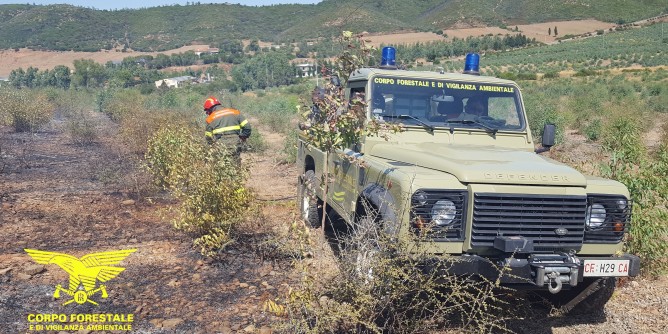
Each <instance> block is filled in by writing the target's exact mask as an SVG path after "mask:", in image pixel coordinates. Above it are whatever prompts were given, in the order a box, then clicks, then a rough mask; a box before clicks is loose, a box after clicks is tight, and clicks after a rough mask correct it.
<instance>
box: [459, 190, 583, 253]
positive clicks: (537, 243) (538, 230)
mask: <svg viewBox="0 0 668 334" xmlns="http://www.w3.org/2000/svg"><path fill="white" fill-rule="evenodd" d="M586 213H587V197H585V196H557V195H524V194H497V193H476V194H475V196H474V200H473V226H472V230H471V246H473V247H493V246H494V239H495V238H496V237H497V236H521V237H524V238H527V239H529V240H531V241H533V245H534V249H535V250H536V251H552V250H571V249H572V250H579V249H580V248H581V247H582V241H583V238H584V230H585V217H586Z"/></svg>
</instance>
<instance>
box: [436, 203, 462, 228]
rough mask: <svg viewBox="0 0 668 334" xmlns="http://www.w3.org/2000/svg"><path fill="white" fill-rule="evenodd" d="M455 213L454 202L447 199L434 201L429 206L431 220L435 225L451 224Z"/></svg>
mask: <svg viewBox="0 0 668 334" xmlns="http://www.w3.org/2000/svg"><path fill="white" fill-rule="evenodd" d="M456 215H457V208H456V207H455V203H453V202H452V201H448V200H440V201H437V202H436V203H434V206H433V207H432V208H431V220H432V221H433V222H434V223H435V224H436V226H446V225H449V224H452V222H453V220H454V219H455V216H456Z"/></svg>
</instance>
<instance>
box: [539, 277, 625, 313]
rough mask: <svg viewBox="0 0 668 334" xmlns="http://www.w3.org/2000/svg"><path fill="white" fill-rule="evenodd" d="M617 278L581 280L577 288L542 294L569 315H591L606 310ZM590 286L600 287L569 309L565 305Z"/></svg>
mask: <svg viewBox="0 0 668 334" xmlns="http://www.w3.org/2000/svg"><path fill="white" fill-rule="evenodd" d="M616 283H617V279H616V278H614V277H606V278H599V279H594V280H585V281H583V282H580V283H579V284H578V285H577V286H576V287H575V288H573V289H571V290H567V291H562V292H559V293H557V294H556V295H553V294H549V293H547V292H546V293H544V294H542V296H543V297H544V298H545V299H547V300H548V301H549V302H550V303H551V304H552V306H553V307H555V308H557V309H560V311H561V312H563V313H564V314H568V315H591V314H602V313H603V311H604V310H605V304H606V303H607V302H608V300H610V298H611V297H612V294H613V293H614V291H615V285H616ZM589 286H593V287H596V286H598V288H597V289H596V290H595V291H594V292H592V293H591V294H590V295H588V296H586V297H584V299H582V301H580V302H579V303H577V304H576V305H572V306H570V308H569V309H565V308H564V307H565V306H567V305H568V303H570V302H571V301H572V300H574V299H575V298H577V297H578V295H579V294H580V293H581V292H582V291H584V290H585V289H587V288H588V287H589Z"/></svg>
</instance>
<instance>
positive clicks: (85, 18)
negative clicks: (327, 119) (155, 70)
mask: <svg viewBox="0 0 668 334" xmlns="http://www.w3.org/2000/svg"><path fill="white" fill-rule="evenodd" d="M666 11H668V8H667V7H666V6H665V2H664V1H663V0H640V1H631V2H630V1H624V0H603V1H601V0H599V1H594V0H582V1H577V2H574V1H569V0H536V1H529V0H512V1H498V0H478V1H475V2H472V1H464V0H418V1H400V0H374V1H362V0H324V1H322V2H320V3H318V4H317V5H274V6H262V7H250V6H242V5H237V4H193V5H187V6H180V5H174V6H163V7H154V8H145V9H136V10H115V11H108V10H95V9H91V8H83V7H74V6H69V5H49V6H41V5H39V6H38V5H29V4H26V5H0V49H9V48H21V47H29V48H33V49H46V50H76V51H97V50H99V49H108V50H109V49H114V48H115V49H123V48H131V49H134V50H139V51H163V50H168V49H173V48H178V47H180V46H183V45H188V44H191V43H193V42H198V43H204V44H212V45H214V46H216V45H218V44H220V43H221V42H223V41H225V40H229V39H246V38H250V39H261V40H264V41H283V42H285V41H291V40H294V39H302V38H316V37H323V36H331V35H335V34H337V33H338V32H339V31H340V30H342V29H347V30H354V31H368V32H372V33H373V32H389V31H406V30H414V31H415V30H417V31H432V30H442V29H447V28H454V27H471V26H485V25H492V26H494V25H516V24H523V23H535V22H546V21H553V20H570V19H585V18H594V19H598V20H601V21H606V22H629V21H634V20H638V19H642V18H645V17H650V16H654V15H658V14H660V13H661V12H666Z"/></svg>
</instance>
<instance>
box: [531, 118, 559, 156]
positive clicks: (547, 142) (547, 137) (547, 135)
mask: <svg viewBox="0 0 668 334" xmlns="http://www.w3.org/2000/svg"><path fill="white" fill-rule="evenodd" d="M556 134H557V127H556V125H554V124H549V123H548V124H545V126H543V136H542V140H541V146H542V147H540V148H538V149H536V153H543V152H547V151H549V150H550V148H551V147H552V146H554V142H555V137H556Z"/></svg>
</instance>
